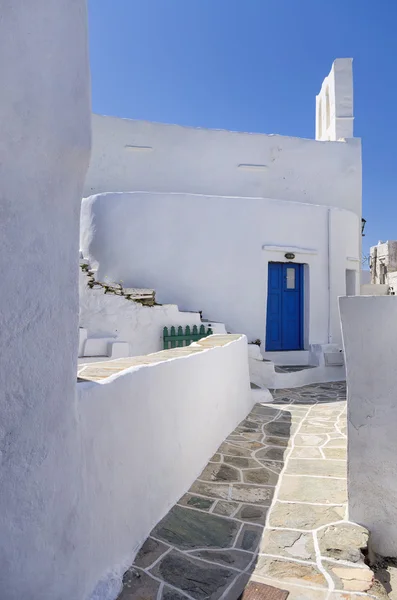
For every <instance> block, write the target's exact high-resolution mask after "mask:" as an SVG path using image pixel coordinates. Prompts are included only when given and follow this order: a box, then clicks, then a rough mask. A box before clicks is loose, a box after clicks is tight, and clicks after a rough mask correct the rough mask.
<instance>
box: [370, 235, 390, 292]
mask: <svg viewBox="0 0 397 600" xmlns="http://www.w3.org/2000/svg"><path fill="white" fill-rule="evenodd" d="M370 269H371V284H376V285H387V286H388V287H389V290H388V292H389V293H391V294H395V292H396V290H397V241H388V242H378V245H377V246H372V248H371V253H370Z"/></svg>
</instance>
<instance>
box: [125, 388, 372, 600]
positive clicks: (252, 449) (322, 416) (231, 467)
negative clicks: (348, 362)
mask: <svg viewBox="0 0 397 600" xmlns="http://www.w3.org/2000/svg"><path fill="white" fill-rule="evenodd" d="M274 396H275V403H274V404H272V405H271V406H266V405H256V406H255V407H254V409H253V411H252V413H251V414H250V415H249V417H248V418H247V419H245V421H244V422H243V423H242V424H240V425H239V426H238V427H237V428H236V430H235V431H234V432H233V433H232V434H231V435H230V436H229V438H228V441H225V442H224V443H223V444H222V445H221V447H220V448H219V450H218V452H217V453H216V455H215V457H216V460H213V459H211V461H210V463H209V464H208V466H207V467H206V468H205V469H204V471H203V473H202V475H201V476H200V479H203V478H205V479H208V481H202V480H200V481H199V480H197V481H195V482H194V484H193V485H192V487H191V489H190V490H189V492H188V493H187V494H185V495H184V496H183V497H182V498H181V499H180V500H179V503H178V505H177V506H176V507H174V508H173V509H171V511H170V512H169V514H168V515H167V516H166V517H165V518H164V519H163V521H162V522H161V523H159V525H157V527H156V528H155V529H154V532H153V536H154V537H155V538H158V539H161V540H163V541H162V542H157V543H158V544H159V546H155V545H154V544H153V542H150V541H149V544H148V545H145V546H144V547H143V548H142V550H141V552H140V553H139V554H138V556H137V559H136V564H140V565H147V564H148V563H149V562H150V565H152V564H153V563H154V561H155V560H157V558H159V560H158V562H156V563H155V565H154V567H151V571H150V572H153V574H154V575H155V576H156V577H159V578H160V579H161V580H162V581H163V582H165V583H166V585H165V586H164V590H163V594H162V600H182V598H185V596H184V594H185V593H186V594H188V595H189V596H190V597H191V598H194V599H197V600H201V599H203V600H204V598H206V599H208V600H216V599H218V598H220V596H221V595H222V594H224V593H225V590H226V589H227V592H226V595H225V597H224V600H237V599H238V598H239V596H240V595H241V593H242V592H243V590H244V588H245V587H246V586H247V584H248V583H249V581H251V582H255V581H256V582H261V583H263V584H266V585H270V586H273V588H274V587H275V588H282V589H284V590H286V591H287V592H288V593H289V596H288V600H331V599H332V600H354V598H355V596H356V594H355V592H357V593H361V594H364V597H365V596H367V594H366V592H359V590H363V589H364V588H366V589H370V586H371V585H372V579H371V577H372V572H371V571H369V569H368V570H367V567H365V566H363V563H362V562H360V561H361V557H362V555H361V551H360V548H362V547H363V546H365V544H366V540H367V533H366V531H365V530H364V529H363V528H361V527H359V526H356V525H354V524H352V523H348V522H346V521H344V520H345V519H346V482H345V481H344V479H343V478H344V477H345V469H346V465H345V460H344V459H343V456H342V453H344V452H345V449H344V448H343V447H342V446H343V445H344V444H345V441H346V440H345V437H344V436H343V435H341V434H340V429H341V428H342V425H343V421H344V419H345V403H344V385H343V384H340V383H335V384H327V385H321V386H315V385H314V386H307V387H305V388H302V389H301V390H296V389H295V390H289V391H286V390H281V391H279V390H278V391H276V392H274ZM280 397H281V398H282V401H281V403H280V402H279V398H280ZM298 402H302V404H300V406H299V407H298V408H296V403H298ZM291 415H292V417H291ZM275 419H277V421H275ZM291 419H293V421H292V422H293V424H294V425H295V424H296V425H297V426H299V425H301V424H302V425H307V429H309V427H310V428H317V429H319V428H322V426H323V425H324V424H325V425H324V426H325V427H326V428H327V430H329V431H330V433H329V434H328V435H324V434H321V435H318V434H317V433H316V434H312V433H305V434H302V433H300V430H299V431H298V433H296V434H293V433H292V434H291V435H292V436H293V437H287V436H282V435H281V437H278V436H279V435H280V434H281V433H283V432H285V431H286V425H287V426H289V425H290V424H291ZM274 423H276V425H274ZM262 426H263V429H264V430H267V431H269V430H270V431H272V432H273V431H276V432H277V436H273V435H272V436H271V437H263V435H262V431H261V429H262ZM246 435H250V436H255V437H253V438H249V439H244V437H243V436H246ZM259 436H260V439H259ZM328 436H329V437H328ZM270 440H271V442H272V444H273V445H272V446H269V445H268V443H269V441H270ZM280 442H282V444H280ZM329 444H331V446H330V445H329ZM333 444H334V445H333ZM269 451H271V452H272V453H273V454H272V455H271V457H269V456H268V453H269ZM239 453H240V454H239ZM343 455H344V454H343ZM340 456H342V458H340ZM264 457H267V458H264ZM284 459H285V460H286V469H285V472H283V473H282V474H281V470H282V469H283V467H284ZM280 477H281V478H282V480H281V482H280V486H279V489H278V492H276V493H277V496H276V498H274V502H273V504H272V501H273V497H274V494H275V486H276V484H277V483H278V482H279V478H280ZM339 477H340V479H339ZM313 503H314V504H313ZM316 503H321V504H316ZM340 521H344V522H342V523H340ZM274 528H278V529H274ZM296 530H300V531H296ZM314 536H317V540H318V544H319V554H318V555H317V554H316V546H315V544H314ZM149 540H150V538H149ZM170 546H171V548H172V549H171V551H168V553H167V554H164V555H162V551H163V550H164V549H165V551H166V552H167V550H168V548H169V547H170ZM257 551H258V555H256V552H257ZM338 559H340V560H342V561H347V560H348V561H355V562H352V566H351V567H349V566H346V564H345V563H343V562H342V564H341V563H340V562H339V561H338ZM319 561H321V564H322V565H324V568H325V569H326V570H327V572H328V573H329V575H330V577H332V579H333V581H334V582H335V586H336V590H338V591H329V584H328V581H327V580H326V578H325V577H324V573H322V572H321V570H319V568H318V566H317V564H318V562H319ZM150 565H149V568H150ZM354 565H356V567H359V566H360V567H361V568H354ZM243 571H244V573H243ZM150 572H149V574H150ZM149 583H150V580H149ZM169 586H172V589H171V588H170V587H169ZM173 588H175V589H173ZM343 590H350V592H344V591H343ZM371 592H372V589H371ZM346 593H347V594H349V595H348V596H347V595H346ZM166 594H167V595H166ZM358 597H360V598H361V600H363V595H360V596H358ZM358 597H357V598H358ZM377 597H379V598H380V596H377ZM125 598H129V596H125ZM148 598H150V600H152V596H148ZM138 599H139V600H141V598H140V597H139V596H138V597H135V596H134V600H138ZM142 600H143V599H142ZM145 600H146V598H145ZM153 600H157V597H156V596H155V595H154V596H153Z"/></svg>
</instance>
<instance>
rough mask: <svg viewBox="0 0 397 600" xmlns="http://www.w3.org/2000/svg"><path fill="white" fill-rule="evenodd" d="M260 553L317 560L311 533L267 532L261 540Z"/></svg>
mask: <svg viewBox="0 0 397 600" xmlns="http://www.w3.org/2000/svg"><path fill="white" fill-rule="evenodd" d="M259 552H263V553H265V554H275V555H277V556H286V557H287V558H297V559H298V560H310V561H313V560H315V558H316V555H315V550H314V544H313V536H312V534H311V533H302V532H300V531H288V530H283V531H281V530H274V529H273V530H272V529H268V530H266V531H265V532H264V533H263V535H262V539H261V543H260V547H259Z"/></svg>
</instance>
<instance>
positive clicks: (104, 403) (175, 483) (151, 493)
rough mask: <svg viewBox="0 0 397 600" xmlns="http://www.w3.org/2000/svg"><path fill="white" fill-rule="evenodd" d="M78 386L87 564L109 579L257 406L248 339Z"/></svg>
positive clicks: (93, 577)
mask: <svg viewBox="0 0 397 600" xmlns="http://www.w3.org/2000/svg"><path fill="white" fill-rule="evenodd" d="M216 339H217V336H213V337H210V338H207V339H206V340H205V345H206V346H207V347H209V345H210V344H211V343H212V340H214V341H215V343H216ZM194 347H196V348H197V345H195V346H194ZM185 350H186V349H185ZM170 352H171V353H172V351H170ZM78 395H79V412H80V419H81V427H82V432H81V433H82V440H83V442H82V443H83V445H84V454H85V467H86V475H85V486H86V490H87V495H86V503H87V512H88V515H87V518H88V519H89V538H88V541H87V543H88V544H89V560H87V561H86V563H85V565H84V567H85V572H86V577H87V581H90V582H92V583H94V582H97V581H98V579H100V578H101V577H103V578H104V579H105V580H107V579H108V580H110V579H111V575H112V572H110V571H109V569H110V568H111V567H113V569H112V571H113V572H116V574H118V575H119V576H121V574H122V572H123V567H124V569H125V568H127V567H128V566H129V565H130V564H131V562H132V561H133V558H134V554H135V552H136V551H137V549H138V548H139V546H140V545H141V544H142V543H143V541H144V540H145V539H146V537H147V536H148V534H149V533H150V531H151V529H152V528H153V527H154V525H155V524H156V523H157V522H158V521H159V520H160V519H161V518H162V517H163V516H164V515H165V514H166V513H167V511H168V510H169V509H170V508H171V506H172V505H173V504H174V503H175V502H176V501H177V500H178V499H179V498H180V497H181V496H182V495H183V494H184V493H185V492H186V491H187V489H188V488H189V487H190V485H191V484H192V483H193V481H194V480H195V478H196V477H198V475H199V474H200V472H201V470H202V469H203V468H204V466H205V465H206V463H207V461H208V460H209V459H210V457H211V456H212V455H213V454H214V453H215V451H216V450H217V448H218V446H219V444H220V443H221V442H222V441H223V439H224V438H225V437H226V436H227V435H228V434H229V433H230V431H232V430H233V429H234V428H235V427H236V425H237V424H238V423H239V422H240V421H241V420H242V419H243V418H244V417H245V416H246V415H247V414H248V412H249V411H250V410H251V408H252V404H253V400H252V396H251V390H250V386H249V374H248V360H247V343H246V339H245V338H244V337H240V338H239V339H237V340H235V341H232V342H230V343H228V345H226V346H223V347H214V348H210V347H209V349H206V350H204V351H203V352H201V353H196V354H193V355H190V356H185V357H182V358H174V359H170V360H168V361H167V362H162V363H159V364H152V365H145V366H139V367H134V368H132V369H129V370H128V371H124V372H123V373H121V374H120V375H118V376H113V377H112V378H111V379H108V380H106V381H104V382H103V383H100V384H98V383H84V384H79V385H78ZM198 440H200V443H197V441H198ZM176 466H177V468H175V467H176ZM87 557H88V554H87ZM72 575H73V574H72V573H71V574H70V576H72ZM63 598H65V600H70V599H71V597H70V596H67V595H65V596H64V597H63ZM63 598H62V600H63ZM76 598H77V597H76Z"/></svg>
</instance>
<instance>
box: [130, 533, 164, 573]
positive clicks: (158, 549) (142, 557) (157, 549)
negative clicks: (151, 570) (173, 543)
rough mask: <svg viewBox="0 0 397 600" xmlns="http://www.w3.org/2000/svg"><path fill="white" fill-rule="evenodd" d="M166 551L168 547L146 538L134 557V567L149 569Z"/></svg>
mask: <svg viewBox="0 0 397 600" xmlns="http://www.w3.org/2000/svg"><path fill="white" fill-rule="evenodd" d="M168 549H169V546H167V545H166V544H163V543H162V542H159V541H157V540H154V539H153V538H148V539H147V540H146V542H145V543H144V544H143V546H142V548H141V549H140V550H139V552H138V554H137V555H136V558H135V563H134V564H135V566H136V567H141V568H142V569H146V568H147V567H150V565H152V564H153V563H154V562H155V561H156V560H157V559H158V558H159V557H160V556H161V555H162V554H164V553H165V552H167V550H168Z"/></svg>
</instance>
